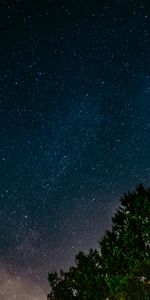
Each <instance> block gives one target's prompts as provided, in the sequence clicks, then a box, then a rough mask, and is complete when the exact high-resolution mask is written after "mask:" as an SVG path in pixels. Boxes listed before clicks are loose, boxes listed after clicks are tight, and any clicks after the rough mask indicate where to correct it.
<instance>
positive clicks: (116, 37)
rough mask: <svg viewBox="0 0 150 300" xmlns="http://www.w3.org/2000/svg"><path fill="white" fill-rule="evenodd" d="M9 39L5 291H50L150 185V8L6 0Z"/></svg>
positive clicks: (0, 233)
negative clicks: (53, 278)
mask: <svg viewBox="0 0 150 300" xmlns="http://www.w3.org/2000/svg"><path fill="white" fill-rule="evenodd" d="M0 38H1V47H0V66H1V68H0V125H1V131H0V238H1V239H0V270H1V273H2V274H3V279H2V280H1V281H0V296H1V298H2V299H5V300H8V299H10V298H11V299H17V300H18V299H20V297H22V299H25V298H28V299H31V300H34V299H45V298H46V293H47V292H48V289H49V286H48V283H47V273H48V271H49V270H52V269H53V268H56V269H57V268H65V269H66V268H68V267H69V266H70V264H72V263H73V262H74V256H75V254H76V253H77V252H78V251H79V250H83V251H88V250H89V249H90V248H95V247H97V241H98V240H99V238H100V236H101V235H102V234H103V233H104V231H105V229H107V228H108V227H109V226H110V225H111V217H112V215H113V213H114V211H115V209H116V207H117V206H118V205H119V197H120V196H121V195H122V194H123V193H124V192H126V191H128V190H131V189H133V188H134V187H135V186H136V185H137V184H139V183H140V182H143V183H144V184H145V185H148V184H149V179H150V156H149V149H150V100H149V98H150V72H149V71H150V70H149V69H150V56H149V53H150V16H149V6H148V4H147V1H142V2H141V3H140V4H138V3H136V1H135V2H134V1H126V2H125V1H120V0H119V1H117V0H116V1H113V3H112V1H90V0H89V1H86V5H84V3H83V2H82V1H80V3H79V2H78V1H75V0H74V1H70V2H68V1H63V3H62V2H61V1H50V0H49V1H48V0H47V1H43V2H42V1H34V2H33V1H32V3H31V1H25V3H23V1H19V0H18V1H11V3H10V1H1V9H0ZM15 296H16V298H15ZM23 297H24V298H23Z"/></svg>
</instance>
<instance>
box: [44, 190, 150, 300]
mask: <svg viewBox="0 0 150 300" xmlns="http://www.w3.org/2000/svg"><path fill="white" fill-rule="evenodd" d="M75 262H76V265H75V266H74V267H71V268H70V269H69V271H68V272H63V271H61V272H60V274H59V275H58V273H56V272H51V273H49V278H48V279H49V283H50V286H51V293H50V294H49V296H48V297H49V299H53V300H72V299H77V300H78V299H80V300H82V299H83V300H100V299H112V300H113V299H120V300H121V299H122V300H123V299H127V300H130V299H136V300H141V299H143V300H149V299H150V189H145V188H144V187H143V185H139V186H138V187H137V189H136V190H135V191H134V192H130V193H127V194H125V195H124V196H123V198H121V206H120V207H119V208H118V209H117V211H116V213H115V215H114V217H113V218H112V228H111V230H109V231H106V233H105V235H104V236H103V237H102V238H101V240H100V241H99V251H97V250H90V252H89V254H88V255H85V254H84V253H83V252H80V253H79V254H78V255H77V256H76V260H75Z"/></svg>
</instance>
